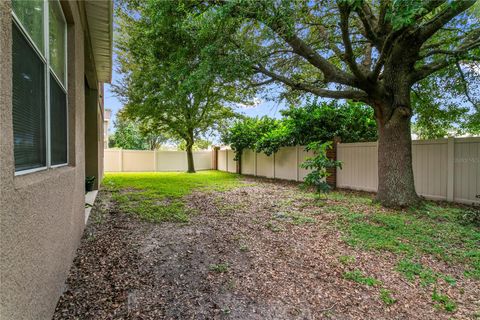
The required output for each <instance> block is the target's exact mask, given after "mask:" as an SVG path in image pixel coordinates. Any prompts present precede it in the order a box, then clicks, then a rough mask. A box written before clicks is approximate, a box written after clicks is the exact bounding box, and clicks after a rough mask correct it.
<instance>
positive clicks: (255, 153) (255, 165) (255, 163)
mask: <svg viewBox="0 0 480 320" xmlns="http://www.w3.org/2000/svg"><path fill="white" fill-rule="evenodd" d="M252 152H253V175H254V176H255V177H256V176H257V152H256V151H255V150H252Z"/></svg>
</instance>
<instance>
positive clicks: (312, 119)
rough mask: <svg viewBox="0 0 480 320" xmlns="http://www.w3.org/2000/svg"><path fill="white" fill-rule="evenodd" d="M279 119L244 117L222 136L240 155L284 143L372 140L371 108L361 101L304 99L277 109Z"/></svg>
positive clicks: (374, 135) (275, 148)
mask: <svg viewBox="0 0 480 320" xmlns="http://www.w3.org/2000/svg"><path fill="white" fill-rule="evenodd" d="M281 114H282V118H281V119H278V120H277V119H272V118H269V117H262V118H249V117H247V118H244V119H242V120H238V121H236V122H235V123H234V124H233V125H232V127H231V128H230V129H229V130H227V131H226V132H225V133H224V134H223V136H222V140H223V141H224V142H225V143H227V144H229V145H230V146H231V148H232V149H233V150H234V151H235V152H236V158H237V159H239V158H240V157H241V153H242V151H243V150H244V149H252V150H255V151H257V152H264V153H266V154H267V155H271V154H272V153H275V152H277V151H278V150H279V149H280V148H281V147H286V146H296V145H301V146H307V145H309V144H310V143H317V142H319V143H324V142H329V141H330V142H331V141H332V140H333V139H334V137H338V138H340V139H341V141H343V142H360V141H375V140H376V139H377V128H376V123H375V118H374V115H373V111H372V110H371V109H370V108H368V107H367V106H365V105H363V104H361V103H353V102H347V103H346V105H343V104H339V103H337V102H331V103H325V102H323V103H317V102H314V103H308V104H306V105H305V106H304V107H292V108H289V109H286V110H282V111H281Z"/></svg>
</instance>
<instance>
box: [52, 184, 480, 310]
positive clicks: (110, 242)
mask: <svg viewBox="0 0 480 320" xmlns="http://www.w3.org/2000/svg"><path fill="white" fill-rule="evenodd" d="M249 182H253V185H252V184H246V185H245V186H242V187H240V188H236V189H233V190H230V191H224V192H218V191H216V192H200V191H199V192H195V193H193V194H191V195H189V196H187V198H186V199H185V201H186V204H187V206H188V208H190V209H191V210H192V211H193V212H195V214H194V215H193V216H192V217H191V219H190V221H189V222H188V223H170V222H165V223H159V224H154V223H147V222H142V221H140V220H138V219H137V218H135V217H133V216H131V215H128V214H127V213H124V212H119V211H118V209H117V208H116V206H115V205H114V204H112V203H111V201H110V199H109V194H108V193H105V192H103V193H101V194H100V200H98V201H97V203H96V204H95V208H94V209H93V211H92V217H91V220H90V222H89V225H88V227H87V229H86V232H85V235H84V238H83V240H82V244H81V247H80V249H79V251H78V255H77V258H76V259H75V262H74V266H73V267H72V270H71V274H70V277H69V279H68V280H67V289H66V291H65V293H64V295H63V296H62V298H61V300H60V301H59V304H58V306H57V310H56V314H55V316H54V319H449V318H455V319H474V318H475V316H476V312H477V315H478V311H479V310H480V303H479V299H478V297H479V296H480V284H479V281H476V280H472V279H469V278H465V277H464V276H463V275H462V273H461V272H460V271H458V270H457V269H458V268H457V267H456V266H455V265H454V264H446V263H442V262H439V261H437V260H434V259H426V258H425V259H424V260H423V261H422V263H423V264H425V265H426V266H428V267H430V268H432V269H434V270H436V271H438V272H448V273H449V274H454V275H455V276H456V278H457V282H456V285H455V286H450V285H448V284H446V283H444V282H442V281H439V283H437V284H436V286H438V289H442V290H443V292H448V294H449V296H450V297H451V298H452V299H454V300H455V302H456V309H455V311H454V312H453V313H448V312H446V311H445V310H443V309H441V308H438V307H435V303H434V302H433V301H432V298H431V295H432V287H431V286H422V285H419V284H418V283H415V282H410V281H408V280H406V279H405V278H404V277H403V276H402V275H401V274H400V273H398V272H396V271H395V268H396V265H397V264H398V261H399V260H400V258H401V257H400V256H399V255H397V254H394V253H390V252H383V251H382V252H378V251H366V250H361V249H358V248H356V247H352V246H350V245H348V244H346V242H345V241H344V234H343V233H342V232H341V231H340V230H339V228H338V227H337V226H336V217H337V215H336V214H334V213H332V211H331V210H328V208H329V207H332V206H335V205H337V204H338V203H339V201H337V200H325V201H324V203H320V204H318V201H317V200H315V199H313V198H312V197H308V196H307V195H305V194H304V193H302V192H300V191H299V190H298V187H297V185H296V184H294V183H287V182H278V181H277V182H273V181H269V180H262V179H251V181H249ZM355 270H358V271H361V273H362V274H364V275H365V276H368V277H371V278H373V279H375V280H376V281H378V282H379V283H381V284H376V285H371V286H370V285H365V284H362V283H358V282H355V281H351V280H349V279H346V278H345V273H348V272H351V274H357V273H355V272H356V271H355ZM382 290H388V291H389V292H390V295H391V298H392V299H394V302H392V303H391V304H387V303H386V302H385V301H383V300H382V294H381V291H382Z"/></svg>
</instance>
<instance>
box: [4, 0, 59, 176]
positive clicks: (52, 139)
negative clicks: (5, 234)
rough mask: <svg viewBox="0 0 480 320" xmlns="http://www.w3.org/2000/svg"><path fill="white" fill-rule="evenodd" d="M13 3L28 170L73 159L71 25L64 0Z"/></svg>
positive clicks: (19, 147) (19, 121)
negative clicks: (70, 135) (69, 64)
mask: <svg viewBox="0 0 480 320" xmlns="http://www.w3.org/2000/svg"><path fill="white" fill-rule="evenodd" d="M12 8H13V26H12V85H13V88H12V108H13V135H14V141H13V143H14V157H15V171H16V172H17V173H25V172H30V171H35V170H39V169H43V168H48V167H52V166H59V165H64V164H67V163H68V112H67V111H68V109H67V89H66V88H67V77H66V70H67V68H66V63H67V62H66V61H67V49H66V40H67V34H66V30H67V29H66V28H67V25H66V21H65V17H64V15H63V12H62V8H61V6H60V3H59V1H58V0H49V1H47V0H30V1H24V0H13V1H12ZM46 13H48V14H46Z"/></svg>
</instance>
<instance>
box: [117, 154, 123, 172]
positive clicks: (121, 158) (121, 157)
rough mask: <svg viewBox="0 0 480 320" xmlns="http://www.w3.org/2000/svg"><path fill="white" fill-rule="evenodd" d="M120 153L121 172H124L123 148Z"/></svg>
mask: <svg viewBox="0 0 480 320" xmlns="http://www.w3.org/2000/svg"><path fill="white" fill-rule="evenodd" d="M118 155H119V156H120V172H123V149H120V152H119V153H118Z"/></svg>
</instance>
